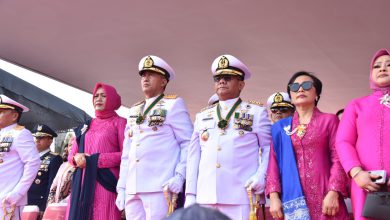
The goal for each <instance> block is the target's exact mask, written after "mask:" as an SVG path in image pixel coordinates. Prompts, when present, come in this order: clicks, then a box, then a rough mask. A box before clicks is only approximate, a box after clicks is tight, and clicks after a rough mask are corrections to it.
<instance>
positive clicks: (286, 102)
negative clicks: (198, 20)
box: [267, 92, 294, 123]
mask: <svg viewBox="0 0 390 220" xmlns="http://www.w3.org/2000/svg"><path fill="white" fill-rule="evenodd" d="M267 107H268V109H269V116H270V119H271V121H272V123H275V122H277V121H279V120H280V119H282V118H287V117H289V116H292V115H293V114H294V106H293V105H292V104H291V99H290V97H289V96H288V94H287V93H285V92H276V93H274V94H272V95H271V96H270V97H268V100H267Z"/></svg>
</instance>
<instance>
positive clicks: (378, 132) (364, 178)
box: [336, 49, 390, 219]
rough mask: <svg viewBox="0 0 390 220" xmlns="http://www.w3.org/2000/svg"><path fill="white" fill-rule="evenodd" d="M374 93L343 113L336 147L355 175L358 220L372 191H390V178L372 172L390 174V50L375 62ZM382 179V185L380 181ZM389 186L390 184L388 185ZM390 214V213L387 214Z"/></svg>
mask: <svg viewBox="0 0 390 220" xmlns="http://www.w3.org/2000/svg"><path fill="white" fill-rule="evenodd" d="M370 69H371V73H370V77H369V81H370V88H371V90H372V93H371V94H370V95H368V96H364V97H361V98H358V99H355V100H352V101H351V102H350V103H349V104H348V105H347V107H346V108H345V111H344V113H343V118H342V119H341V122H340V126H339V129H338V132H337V138H336V148H337V152H338V153H339V155H340V161H341V164H342V165H343V167H344V170H345V171H346V172H347V173H348V175H349V176H350V177H351V199H352V209H353V213H354V218H355V219H367V218H364V217H362V210H363V204H364V201H365V199H366V196H367V194H368V192H372V191H378V190H379V189H380V187H381V186H382V189H384V190H387V191H390V181H389V180H387V182H385V181H386V179H385V177H383V179H382V178H379V179H378V180H379V181H377V183H375V179H376V178H378V176H377V175H374V174H370V173H369V172H368V171H373V170H382V172H383V171H384V172H385V174H387V177H388V176H389V175H390V159H389V158H390V138H389V134H390V53H389V51H388V50H386V49H381V50H379V51H378V52H376V54H375V55H374V57H373V59H372V61H371V66H370ZM378 182H382V184H378ZM386 185H387V186H386ZM387 217H389V216H387Z"/></svg>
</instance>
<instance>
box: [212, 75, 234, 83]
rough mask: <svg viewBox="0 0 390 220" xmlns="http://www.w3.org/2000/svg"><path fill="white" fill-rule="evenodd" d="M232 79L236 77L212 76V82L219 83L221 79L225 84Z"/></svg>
mask: <svg viewBox="0 0 390 220" xmlns="http://www.w3.org/2000/svg"><path fill="white" fill-rule="evenodd" d="M234 77H236V76H233V75H218V76H214V77H213V79H214V82H219V81H220V80H221V79H223V80H224V81H226V82H229V81H231V80H232V79H233V78H234Z"/></svg>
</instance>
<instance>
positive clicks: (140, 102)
mask: <svg viewBox="0 0 390 220" xmlns="http://www.w3.org/2000/svg"><path fill="white" fill-rule="evenodd" d="M144 103H145V100H142V101H139V102H137V103H135V104H134V105H132V106H131V107H134V106H137V105H141V104H144Z"/></svg>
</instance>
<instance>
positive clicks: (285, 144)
mask: <svg viewBox="0 0 390 220" xmlns="http://www.w3.org/2000/svg"><path fill="white" fill-rule="evenodd" d="M287 91H288V93H289V95H290V97H291V101H292V103H293V104H294V105H295V107H296V112H295V113H294V116H293V117H288V118H285V119H281V120H280V121H278V122H277V123H275V124H274V125H273V126H272V147H271V152H270V161H269V165H268V171H267V184H266V193H267V195H269V196H270V200H271V204H270V212H271V215H272V216H273V217H274V218H282V217H284V218H285V219H348V212H347V208H346V206H345V203H344V198H343V197H344V196H347V177H346V175H345V173H344V172H343V169H342V167H341V164H340V162H339V159H338V156H337V154H336V150H335V145H334V143H335V136H336V130H337V126H338V122H339V120H338V118H337V116H336V115H333V114H327V113H322V112H321V111H320V110H318V108H317V107H316V106H317V104H318V101H319V99H320V95H321V91H322V83H321V81H320V80H319V79H318V78H317V77H316V76H314V75H313V74H311V73H308V72H297V73H295V74H294V75H293V76H292V77H291V79H290V80H289V82H288V86H287Z"/></svg>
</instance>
